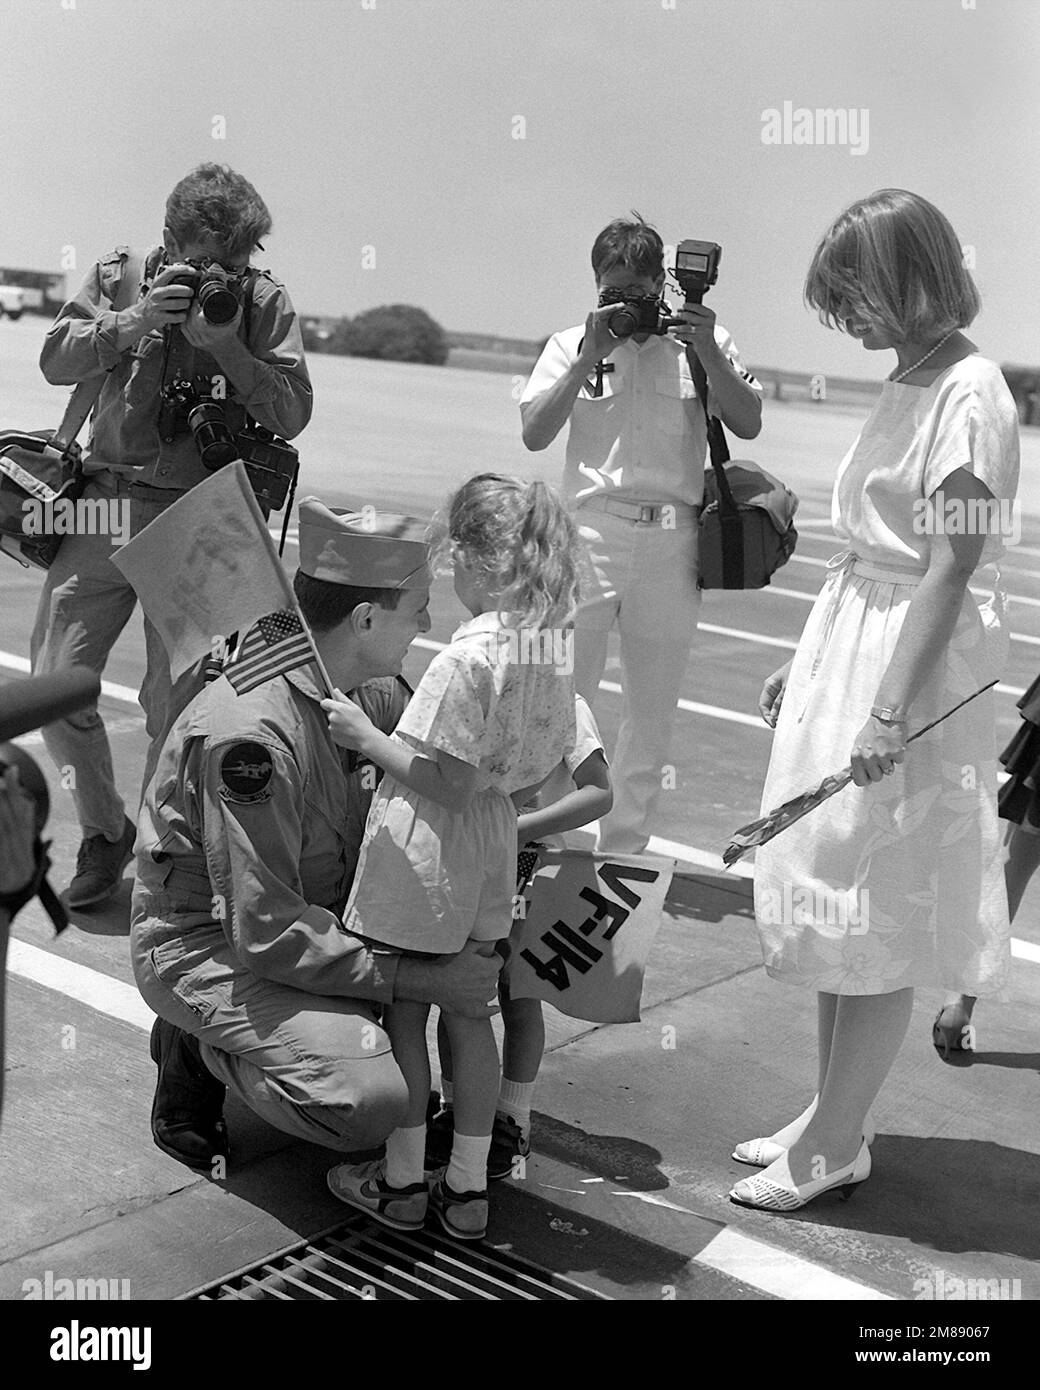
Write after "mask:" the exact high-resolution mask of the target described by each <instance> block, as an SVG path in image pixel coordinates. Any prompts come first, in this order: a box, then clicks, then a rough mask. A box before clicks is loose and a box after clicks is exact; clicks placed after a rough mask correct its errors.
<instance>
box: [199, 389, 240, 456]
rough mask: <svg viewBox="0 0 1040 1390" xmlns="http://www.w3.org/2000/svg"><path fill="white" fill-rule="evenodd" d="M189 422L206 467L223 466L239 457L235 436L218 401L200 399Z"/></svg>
mask: <svg viewBox="0 0 1040 1390" xmlns="http://www.w3.org/2000/svg"><path fill="white" fill-rule="evenodd" d="M188 424H189V425H190V427H191V435H192V438H193V439H194V441H195V447H196V449H198V451H199V458H200V459H201V460H202V462H203V465H204V466H205V467H206V468H209V469H216V468H223V467H224V465H225V464H226V463H233V462H234V461H235V459H237V458H238V445H237V443H236V442H235V437H234V435H233V434H232V433H231V431H230V430H229V429H228V427H227V425H226V424H225V423H224V412H223V411H222V410H221V408H220V406H219V405H217V403H216V401H214V400H208V401H200V402H199V404H198V405H197V406H196V407H195V409H194V410H192V411H191V413H190V414H189V416H188Z"/></svg>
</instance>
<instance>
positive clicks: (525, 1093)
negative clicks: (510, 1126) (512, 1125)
mask: <svg viewBox="0 0 1040 1390" xmlns="http://www.w3.org/2000/svg"><path fill="white" fill-rule="evenodd" d="M533 1092H534V1082H533V1081H507V1080H506V1078H505V1077H504V1076H503V1078H502V1085H501V1087H500V1089H499V1092H498V1104H497V1106H496V1107H495V1109H496V1110H500V1111H501V1112H502V1114H503V1115H508V1116H509V1118H510V1119H511V1120H515V1121H516V1122H517V1124H518V1125H519V1126H520V1128H521V1129H522V1130H523V1132H524V1134H525V1136H526V1135H527V1134H528V1133H529V1132H530V1129H531V1095H532V1093H533Z"/></svg>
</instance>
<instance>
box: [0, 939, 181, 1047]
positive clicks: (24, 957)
mask: <svg viewBox="0 0 1040 1390" xmlns="http://www.w3.org/2000/svg"><path fill="white" fill-rule="evenodd" d="M7 969H8V971H9V972H10V973H11V974H12V975H18V976H20V977H21V979H23V980H31V981H32V982H33V984H37V985H43V987H44V988H45V989H52V990H54V991H56V993H58V994H64V995H65V996H66V998H68V999H75V1000H77V1002H78V1003H80V1004H86V1005H87V1006H88V1007H89V1008H91V1009H96V1010H97V1012H98V1013H101V1014H107V1015H108V1016H109V1018H118V1019H122V1021H123V1022H124V1023H130V1024H132V1025H133V1026H134V1027H135V1028H151V1026H152V1021H153V1019H154V1018H155V1014H154V1013H152V1011H151V1009H150V1008H149V1007H148V1005H147V1004H146V1003H145V1002H144V1000H143V999H142V998H141V996H140V994H139V993H138V992H137V987H136V986H135V985H127V984H124V983H123V981H122V980H117V979H115V978H114V977H113V976H111V975H105V974H104V973H103V972H102V971H100V970H92V969H91V968H90V966H88V965H80V964H79V963H78V962H77V961H74V960H66V959H65V957H64V956H56V955H54V953H53V952H51V951H44V950H41V949H40V947H39V946H33V945H31V944H30V943H29V942H28V941H19V940H17V938H15V937H12V938H11V942H10V945H9V947H8V955H7Z"/></svg>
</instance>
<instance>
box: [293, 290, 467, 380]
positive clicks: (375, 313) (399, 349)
mask: <svg viewBox="0 0 1040 1390" xmlns="http://www.w3.org/2000/svg"><path fill="white" fill-rule="evenodd" d="M303 345H304V347H305V348H306V350H307V351H308V352H331V353H338V354H339V355H340V356H345V357H377V358H381V359H382V360H383V361H384V362H428V363H431V364H432V365H433V366H436V367H442V366H443V365H444V363H445V362H446V361H447V360H448V340H447V338H446V337H445V334H444V330H443V328H441V326H440V324H439V323H437V322H436V320H435V319H432V318H431V317H430V315H429V314H428V313H427V312H426V310H425V309H417V308H416V307H415V306H414V305H413V304H383V305H381V306H380V307H379V308H377V309H367V310H366V311H365V312H364V313H363V314H358V316H357V318H353V319H351V318H339V319H316V318H305V319H304V320H303Z"/></svg>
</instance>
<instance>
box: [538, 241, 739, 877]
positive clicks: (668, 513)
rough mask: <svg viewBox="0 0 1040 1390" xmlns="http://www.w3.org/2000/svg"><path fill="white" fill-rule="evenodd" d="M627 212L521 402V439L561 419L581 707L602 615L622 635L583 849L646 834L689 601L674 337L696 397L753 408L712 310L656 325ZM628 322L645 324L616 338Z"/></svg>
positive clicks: (661, 307)
mask: <svg viewBox="0 0 1040 1390" xmlns="http://www.w3.org/2000/svg"><path fill="white" fill-rule="evenodd" d="M633 216H634V218H635V220H632V221H628V220H624V219H619V220H617V221H614V222H611V223H610V225H609V226H607V227H605V228H604V229H603V231H602V232H600V234H599V236H598V237H597V238H596V240H595V243H594V245H593V248H592V269H593V272H594V274H595V277H596V287H597V290H598V292H599V306H600V307H598V308H596V309H594V310H593V311H592V313H590V314H589V316H588V318H587V319H586V321H585V324H584V327H581V326H578V327H576V328H568V329H565V330H564V331H563V332H561V333H555V334H554V335H553V336H552V337H551V338H550V339H549V341H548V343H547V344H546V345H545V348H544V350H543V352H542V355H541V357H540V358H539V359H538V362H537V363H536V365H535V368H534V371H533V372H532V374H531V378H530V380H529V381H528V383H527V387H526V389H525V391H524V394H523V396H522V397H521V401H520V412H521V417H522V420H523V438H524V443H525V444H526V445H527V447H528V448H529V449H532V450H539V449H544V448H546V447H547V446H548V445H549V444H551V443H552V441H553V440H554V439H555V438H556V436H557V435H558V434H559V432H560V430H561V429H562V428H563V426H564V424H565V423H566V422H567V421H568V420H569V421H570V430H569V433H568V436H567V457H566V466H565V469H564V477H563V490H564V493H565V496H566V498H567V500H568V502H569V504H570V506H571V507H572V508H573V510H574V515H575V518H576V520H577V521H578V523H579V525H580V528H581V533H582V536H583V537H584V539H585V541H586V542H587V544H588V549H589V557H590V566H589V572H588V574H587V576H586V577H585V579H584V583H583V594H584V598H583V602H582V606H581V608H580V609H579V611H578V614H577V617H576V619H575V629H576V631H575V671H574V676H575V685H576V687H577V689H578V691H579V693H580V694H582V695H584V697H585V698H586V699H587V700H588V701H589V703H590V704H591V703H593V701H594V699H595V696H596V692H597V690H598V688H599V682H600V679H601V677H602V675H603V670H604V667H605V665H606V658H607V638H608V635H609V633H610V630H611V628H612V627H613V626H614V624H615V623H616V624H617V628H618V634H619V636H620V639H621V666H622V711H621V723H620V727H619V730H618V740H617V748H616V750H615V753H614V758H613V769H614V785H615V797H614V809H613V811H612V812H611V814H610V815H609V816H607V817H606V818H605V819H604V820H603V821H602V822H601V824H600V833H599V839H598V842H597V845H596V848H597V850H600V851H609V852H612V853H617V854H638V853H640V852H642V851H643V850H644V849H645V848H646V845H647V841H648V839H649V837H650V821H651V818H652V816H653V813H654V809H655V807H656V804H657V798H658V796H659V795H660V793H661V789H662V786H663V784H664V770H665V767H666V764H667V759H668V749H669V744H670V741H671V734H672V726H673V723H674V720H675V710H676V702H677V700H678V697H679V689H680V685H681V682H682V677H683V673H684V671H685V669H686V661H687V657H688V656H689V651H690V646H691V644H692V641H693V634H694V632H695V631H696V628H697V614H698V610H699V607H700V591H699V589H698V587H697V526H698V518H699V515H700V507H701V502H702V499H703V494H704V464H705V455H706V451H707V428H706V421H705V417H704V411H703V409H702V407H701V404H700V401H699V400H698V397H697V390H696V387H695V384H694V380H693V376H692V374H691V372H690V366H689V363H688V360H687V356H686V348H687V345H689V346H690V347H691V348H692V350H693V352H694V353H695V354H696V356H697V358H698V359H699V361H700V363H701V364H702V366H703V367H704V371H705V373H706V377H707V386H708V406H709V409H710V410H711V411H712V413H713V414H717V415H718V416H719V418H720V419H721V420H722V423H723V424H724V425H725V426H726V428H727V429H728V430H729V431H730V432H731V433H732V434H734V435H736V436H737V437H738V438H740V439H754V438H755V436H756V435H757V434H758V432H759V430H760V428H761V415H762V402H761V390H762V388H761V386H760V385H759V384H758V382H757V381H756V380H755V379H754V377H752V376H751V375H750V373H749V372H747V371H746V370H745V368H744V365H743V363H742V361H741V359H740V355H739V354H738V352H737V349H736V345H735V344H734V342H733V339H732V338H731V337H730V335H729V334H728V333H727V332H726V331H725V329H723V328H722V327H721V326H720V325H718V324H717V323H716V322H715V315H714V313H713V312H712V310H711V309H709V308H707V307H706V306H705V305H690V306H688V307H684V309H683V310H682V312H681V313H680V314H678V315H677V316H676V318H677V320H678V321H677V322H673V323H671V324H669V323H668V322H667V319H666V318H665V317H664V316H666V315H667V314H668V307H667V305H666V304H658V306H657V308H654V306H653V305H652V304H651V303H650V300H651V298H652V299H658V300H659V297H660V295H661V291H662V289H663V287H664V279H665V270H664V245H663V243H662V241H661V238H660V236H659V235H658V233H657V232H656V231H655V230H654V228H653V227H651V226H649V225H648V224H647V223H646V222H644V221H643V220H642V218H640V217H639V215H638V214H634V215H633ZM620 301H624V304H621V303H620ZM619 308H621V309H623V310H624V312H623V313H622V315H621V317H618V311H619ZM651 320H653V321H655V322H656V323H657V325H658V326H657V328H656V330H655V329H652V328H651V327H649V325H650V323H651ZM634 321H635V322H637V323H638V325H639V327H640V329H642V328H643V327H644V326H646V328H647V331H636V332H631V333H630V334H629V336H620V335H621V334H624V332H625V330H626V328H628V327H630V325H631V324H632V323H633V322H634ZM662 329H665V330H666V331H663V332H662Z"/></svg>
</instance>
